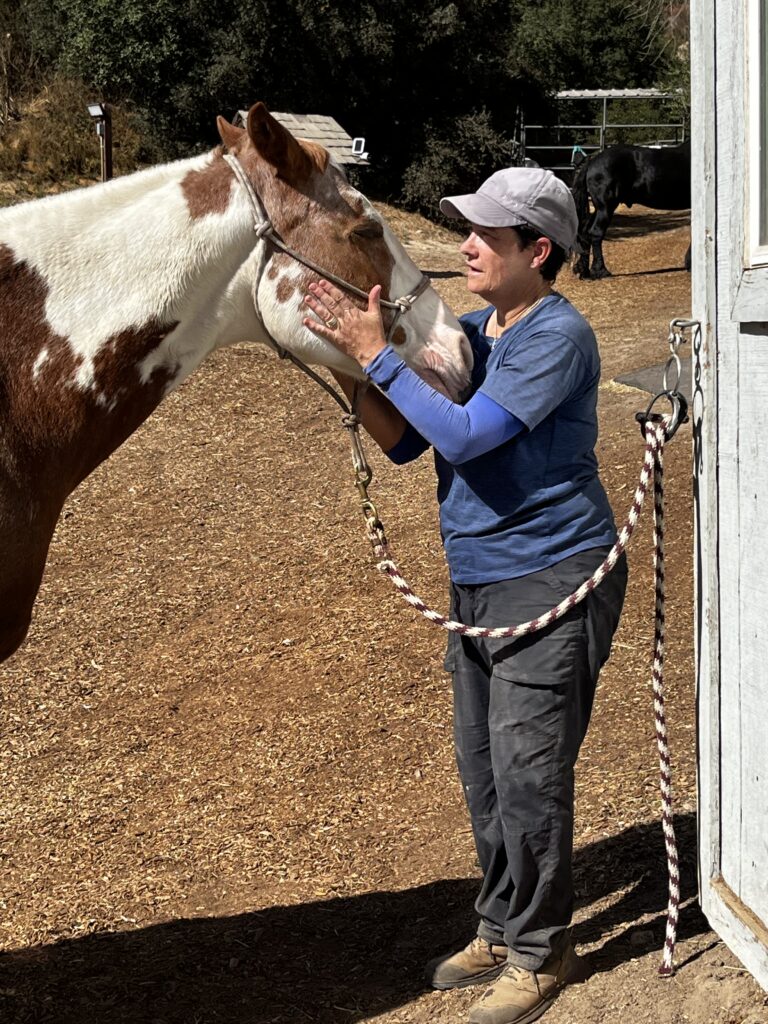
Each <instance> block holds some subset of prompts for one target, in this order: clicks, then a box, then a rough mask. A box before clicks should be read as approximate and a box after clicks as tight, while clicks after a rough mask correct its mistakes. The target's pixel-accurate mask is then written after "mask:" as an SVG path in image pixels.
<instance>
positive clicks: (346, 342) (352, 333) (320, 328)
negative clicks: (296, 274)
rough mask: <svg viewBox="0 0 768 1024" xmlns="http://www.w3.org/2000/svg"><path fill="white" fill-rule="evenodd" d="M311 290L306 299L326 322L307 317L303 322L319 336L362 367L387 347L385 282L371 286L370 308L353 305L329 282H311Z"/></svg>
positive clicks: (310, 306)
mask: <svg viewBox="0 0 768 1024" xmlns="http://www.w3.org/2000/svg"><path fill="white" fill-rule="evenodd" d="M309 291H310V293H311V294H309V295H305V296H304V302H305V303H306V305H307V306H309V308H310V309H311V310H312V312H313V313H315V314H316V315H317V316H318V317H320V320H321V321H322V322H321V323H318V321H317V320H314V319H312V318H311V317H305V319H304V321H303V323H304V326H305V327H308V328H309V329H310V331H312V333H313V334H316V335H317V336H318V338H322V339H323V340H324V341H329V342H330V343H331V344H332V345H335V346H336V348H338V349H341V351H342V352H344V353H346V355H348V356H351V358H352V359H354V360H355V361H356V362H357V363H359V364H360V366H367V365H368V363H370V362H371V360H372V359H373V358H374V357H375V356H377V355H378V354H379V352H381V350H382V349H383V348H386V345H387V341H386V338H385V337H384V324H383V322H382V319H381V307H380V305H379V299H380V297H381V285H378V284H376V285H374V286H373V288H371V291H370V294H369V296H368V309H367V310H365V309H358V307H357V306H354V305H352V303H351V302H350V301H349V299H348V297H347V296H346V295H344V293H343V292H342V291H340V290H339V289H338V288H336V287H335V286H334V285H332V284H330V283H329V282H328V281H320V282H319V283H318V284H311V285H310V286H309Z"/></svg>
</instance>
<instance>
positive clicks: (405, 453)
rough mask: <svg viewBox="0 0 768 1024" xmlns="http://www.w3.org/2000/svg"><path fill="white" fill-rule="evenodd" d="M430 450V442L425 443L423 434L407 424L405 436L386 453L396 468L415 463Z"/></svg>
mask: <svg viewBox="0 0 768 1024" xmlns="http://www.w3.org/2000/svg"><path fill="white" fill-rule="evenodd" d="M427 448H429V441H425V440H424V438H423V437H422V436H421V434H420V433H419V432H418V430H416V429H415V428H414V427H412V426H411V424H410V423H406V424H405V431H404V432H403V436H402V437H401V438H400V440H399V441H398V442H397V444H396V445H395V446H394V448H390V449H389V451H388V452H387V453H386V456H387V458H388V459H391V461H392V462H394V463H395V465H396V466H403V465H405V463H406V462H413V460H414V459H418V457H419V456H420V455H423V454H424V452H425V451H426V450H427Z"/></svg>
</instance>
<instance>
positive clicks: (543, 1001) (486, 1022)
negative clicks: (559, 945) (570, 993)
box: [469, 942, 584, 1024]
mask: <svg viewBox="0 0 768 1024" xmlns="http://www.w3.org/2000/svg"><path fill="white" fill-rule="evenodd" d="M583 977H584V970H583V965H582V963H581V961H580V960H579V958H578V957H577V956H576V953H575V952H574V949H573V946H572V945H571V944H570V942H569V943H568V945H567V946H566V947H565V949H564V950H563V952H562V953H558V954H557V955H556V956H551V957H550V958H549V960H547V961H546V962H545V963H543V964H542V965H541V967H540V968H539V969H538V971H526V970H525V969H524V968H522V967H515V965H514V964H507V965H506V967H505V968H504V971H503V972H502V974H501V975H500V976H499V977H498V978H497V980H496V981H494V983H493V984H492V985H491V987H490V988H489V989H488V990H487V991H486V992H485V993H484V994H483V996H482V997H481V998H480V999H479V1000H478V1002H476V1003H475V1005H474V1006H473V1007H472V1009H471V1010H470V1013H469V1024H530V1021H533V1020H536V1018H537V1017H540V1016H541V1015H542V1013H544V1011H545V1010H547V1009H548V1008H549V1007H550V1006H551V1004H552V1003H553V1002H554V1001H555V997H556V996H557V994H558V992H560V990H561V989H562V988H564V986H565V985H567V984H568V983H569V982H571V981H576V980H578V979H580V978H583Z"/></svg>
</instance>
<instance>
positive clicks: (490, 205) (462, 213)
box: [440, 192, 525, 228]
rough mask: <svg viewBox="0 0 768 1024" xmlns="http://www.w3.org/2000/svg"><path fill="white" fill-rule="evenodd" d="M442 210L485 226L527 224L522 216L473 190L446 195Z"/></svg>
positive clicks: (446, 213)
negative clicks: (463, 194)
mask: <svg viewBox="0 0 768 1024" xmlns="http://www.w3.org/2000/svg"><path fill="white" fill-rule="evenodd" d="M440 212H441V213H443V214H445V216H446V217H452V218H453V219H454V220H455V219H458V218H460V217H463V219H464V220H468V221H469V222H470V224H479V225H480V227H483V228H514V227H517V226H518V225H520V224H525V221H524V220H523V218H522V217H516V216H515V215H514V213H510V212H509V210H505V209H504V207H503V206H502V205H501V203H497V202H495V200H493V199H490V198H489V197H488V196H483V195H480V194H479V193H477V192H473V193H471V194H470V195H468V196H446V197H445V199H441V200H440Z"/></svg>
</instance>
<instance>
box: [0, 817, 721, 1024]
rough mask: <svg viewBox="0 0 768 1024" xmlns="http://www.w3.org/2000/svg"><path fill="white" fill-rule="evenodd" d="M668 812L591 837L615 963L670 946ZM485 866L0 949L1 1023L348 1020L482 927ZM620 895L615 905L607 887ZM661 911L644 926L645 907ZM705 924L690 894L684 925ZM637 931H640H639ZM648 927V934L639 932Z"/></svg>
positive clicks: (682, 827)
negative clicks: (655, 821)
mask: <svg viewBox="0 0 768 1024" xmlns="http://www.w3.org/2000/svg"><path fill="white" fill-rule="evenodd" d="M677 831H678V841H679V845H680V855H681V865H682V874H683V877H682V890H683V891H682V896H683V899H686V898H687V897H689V896H691V895H693V894H694V889H695V823H694V819H693V816H692V815H687V816H683V817H682V818H680V819H678V820H677ZM665 863H666V862H665V855H664V844H663V839H662V835H661V829H660V826H658V825H652V824H649V825H642V826H638V827H635V828H631V829H628V830H626V831H625V832H622V833H620V834H619V835H616V836H613V837H611V838H608V839H605V840H601V841H599V842H596V843H594V844H592V845H590V846H588V847H585V848H583V849H581V850H580V851H579V852H578V854H577V857H576V864H575V876H576V886H577V893H578V894H579V905H580V906H581V907H582V908H584V907H588V906H589V905H591V904H593V903H594V904H598V905H600V906H601V907H602V909H599V910H596V911H595V913H594V914H591V915H590V914H589V912H588V911H587V914H586V919H585V920H584V921H583V923H581V924H580V925H579V926H578V927H577V928H576V930H575V939H576V942H577V943H597V942H599V940H600V939H601V937H602V936H606V935H610V938H609V939H608V941H606V942H605V943H604V944H603V945H602V946H601V947H600V948H599V949H598V950H597V952H596V953H593V954H592V956H591V957H590V963H591V967H592V968H593V969H594V970H596V971H608V970H610V969H611V968H612V967H614V966H615V965H617V964H620V963H622V962H623V961H624V960H627V959H628V958H630V957H637V956H638V955H642V953H644V952H649V951H651V950H655V949H658V950H660V949H661V947H662V944H663V938H664V924H665V908H666V903H667V894H666V868H665ZM477 886H478V882H477V879H455V880H444V881H439V882H435V883H433V884H430V885H425V886H420V887H418V888H415V889H409V890H405V891H402V892H375V893H366V894H363V895H359V896H352V897H349V898H339V899H333V900H328V901H324V902H318V903H306V904H303V905H300V906H292V907H269V908H266V909H264V910H258V911H255V912H253V913H248V914H240V915H237V916H234V917H228V918H198V919H191V920H177V921H170V922H168V923H165V924H158V925H154V926H151V927H148V928H142V929H136V930H134V931H126V932H118V933H108V934H99V935H90V936H87V937H84V938H78V939H72V940H66V941H62V942H60V943H58V944H56V945H51V946H42V947H33V948H29V949H24V950H17V951H13V952H9V953H5V954H3V955H2V956H1V957H0V1020H2V1021H3V1024H182V1022H183V1024H219V1022H226V1024H246V1022H247V1024H268V1022H273V1024H297V1022H300V1021H302V1020H307V1021H313V1022H316V1024H345V1022H356V1021H362V1020H366V1019H367V1018H369V1017H371V1016H374V1015H375V1014H377V1013H383V1012H385V1011H387V1010H390V1009H395V1008H396V1007H398V1006H401V1005H403V1004H405V1003H408V1002H409V1001H411V1000H412V999H414V998H415V997H416V996H417V995H418V994H419V993H420V992H422V991H423V990H424V984H423V981H422V971H423V964H424V962H425V961H426V960H427V959H428V958H429V957H431V956H432V955H434V954H436V953H439V952H441V951H442V950H443V949H444V948H450V947H451V946H454V945H459V944H462V943H463V942H464V941H466V940H467V939H468V938H469V937H470V936H471V933H472V931H473V928H474V920H473V915H472V903H473V900H474V896H475V893H476V890H477ZM619 892H621V893H622V895H621V896H620V897H619V898H618V899H615V900H612V901H611V902H610V904H609V905H605V903H606V897H610V896H612V895H614V894H616V893H619ZM647 913H655V914H656V917H655V918H654V920H653V921H652V922H651V924H647V923H646V924H643V925H642V928H638V927H637V925H636V922H637V920H638V918H640V916H641V915H643V914H647ZM706 930H707V924H706V922H705V920H704V918H703V917H702V915H701V914H700V913H699V912H698V909H696V908H695V906H694V907H691V908H689V909H686V910H685V911H684V912H683V914H682V916H681V921H680V935H681V937H690V936H692V935H696V934H698V933H700V932H703V931H706ZM633 932H638V933H639V936H638V934H635V935H634V938H633ZM638 937H639V938H640V939H641V940H642V941H641V942H638V941H637V939H638Z"/></svg>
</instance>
